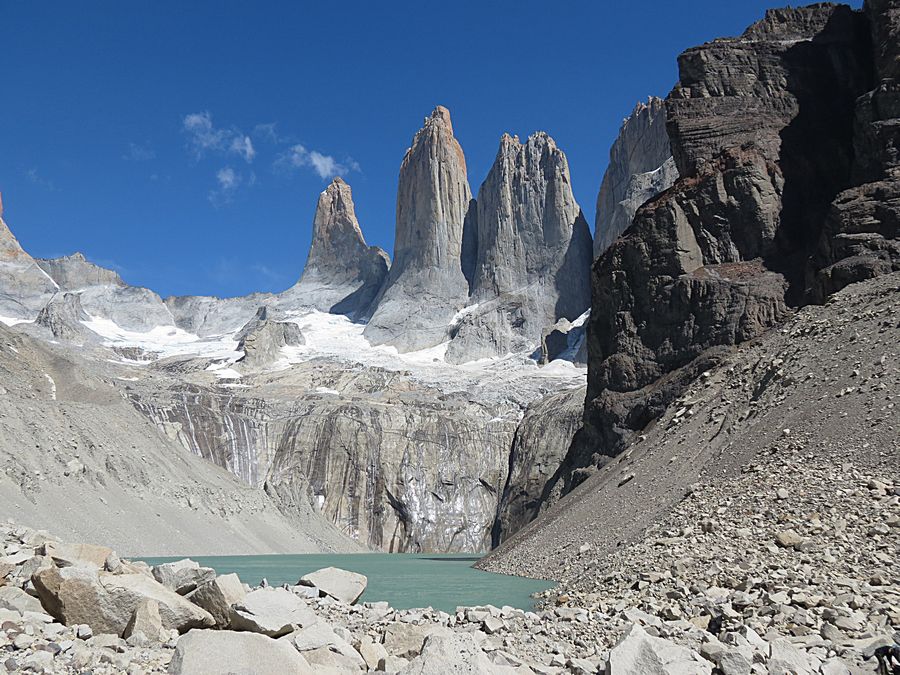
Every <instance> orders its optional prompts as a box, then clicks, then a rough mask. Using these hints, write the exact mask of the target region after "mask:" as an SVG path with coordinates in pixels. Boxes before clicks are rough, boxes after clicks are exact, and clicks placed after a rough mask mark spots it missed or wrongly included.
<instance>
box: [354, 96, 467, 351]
mask: <svg viewBox="0 0 900 675" xmlns="http://www.w3.org/2000/svg"><path fill="white" fill-rule="evenodd" d="M471 200H472V192H471V189H470V188H469V181H468V178H467V176H466V160H465V156H464V155H463V151H462V148H461V147H460V145H459V143H458V142H457V140H456V138H455V137H454V136H453V125H452V123H451V121H450V112H449V111H448V110H447V109H446V108H444V107H443V106H437V107H436V108H435V109H434V111H433V112H432V113H431V115H429V116H428V117H427V118H425V122H424V126H423V127H422V129H420V130H419V131H418V133H416V135H415V138H413V142H412V145H411V147H410V148H409V150H407V152H406V155H405V157H404V158H403V163H402V164H401V166H400V179H399V184H398V188H397V227H396V234H395V236H394V261H393V264H392V265H391V269H390V272H389V273H388V277H387V280H386V281H385V284H384V286H383V287H382V291H381V293H380V294H379V296H378V297H377V298H376V300H375V303H374V311H373V313H372V316H371V318H370V319H369V322H368V324H367V325H366V328H365V330H364V331H363V335H364V336H365V337H366V339H367V340H368V341H369V342H370V343H372V344H375V345H380V344H388V345H392V346H394V347H396V348H397V350H398V351H400V352H410V351H416V350H419V349H425V348H427V347H433V346H435V345H437V344H440V343H441V342H444V341H445V340H446V339H447V337H448V333H449V327H450V324H451V321H452V320H453V318H454V316H455V315H456V313H457V312H458V311H459V310H460V309H462V308H463V307H464V306H466V303H467V301H468V295H469V280H468V279H467V277H466V274H465V273H464V269H465V268H466V267H470V268H471V267H472V266H473V265H474V244H473V242H471V240H472V239H473V237H472V234H474V232H472V233H467V232H465V231H464V230H466V229H470V228H471V225H469V227H468V228H467V227H466V225H467V216H468V213H469V207H470V202H471ZM464 240H467V241H469V242H470V243H469V244H468V245H469V246H471V247H472V250H470V251H468V250H467V251H465V252H464V250H463V249H464ZM464 258H467V259H465V260H464Z"/></svg>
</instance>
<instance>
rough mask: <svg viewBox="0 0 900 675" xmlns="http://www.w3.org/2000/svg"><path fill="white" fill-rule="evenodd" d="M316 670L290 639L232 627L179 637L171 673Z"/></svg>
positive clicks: (256, 674) (259, 674)
mask: <svg viewBox="0 0 900 675" xmlns="http://www.w3.org/2000/svg"><path fill="white" fill-rule="evenodd" d="M313 672H314V671H313V669H312V668H311V667H310V665H309V664H308V663H307V662H306V660H305V659H304V658H303V657H302V656H300V654H299V652H297V650H296V649H294V647H293V646H292V645H291V643H290V642H286V641H283V640H273V639H272V638H269V637H266V636H265V635H256V634H254V633H236V632H234V631H230V630H221V631H218V630H192V631H191V632H189V633H187V634H186V635H182V636H181V637H180V638H179V639H178V644H177V645H176V647H175V654H174V655H173V657H172V661H171V663H170V664H169V673H171V675H238V674H239V675H265V674H268V673H284V674H285V675H287V674H288V673H290V674H291V675H306V674H307V673H309V674H310V675H311V674H312V673H313Z"/></svg>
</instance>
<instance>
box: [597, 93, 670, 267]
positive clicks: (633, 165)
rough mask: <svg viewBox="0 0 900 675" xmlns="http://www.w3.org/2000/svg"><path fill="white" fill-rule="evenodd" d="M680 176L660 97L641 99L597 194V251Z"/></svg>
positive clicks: (612, 152)
mask: <svg viewBox="0 0 900 675" xmlns="http://www.w3.org/2000/svg"><path fill="white" fill-rule="evenodd" d="M677 179H678V169H677V168H676V167H675V160H674V159H673V157H672V148H671V146H670V145H669V134H668V133H667V132H666V109H665V103H664V102H663V100H662V99H661V98H657V97H656V96H651V97H650V98H649V99H648V100H647V102H646V103H638V104H637V106H635V108H634V110H633V111H632V112H631V114H630V115H629V116H628V117H627V118H625V121H624V122H622V128H621V129H619V135H618V136H617V137H616V141H615V143H613V146H612V148H610V151H609V166H608V167H607V169H606V172H605V173H604V174H603V182H602V183H601V184H600V193H599V194H598V195H597V215H596V218H595V220H594V256H598V255H600V254H601V253H603V252H604V251H605V250H606V249H608V248H609V246H610V244H612V243H613V242H614V241H615V240H616V239H617V238H618V237H619V235H620V234H622V233H623V232H624V231H625V230H627V229H628V227H629V226H630V225H631V221H632V219H633V218H634V214H635V213H636V212H637V210H638V208H639V207H640V206H641V205H643V204H644V203H646V202H647V201H648V200H649V199H651V198H653V197H655V196H656V195H658V194H659V193H660V192H662V191H663V190H666V189H668V188H669V187H671V186H672V184H673V183H674V182H675V181H676V180H677Z"/></svg>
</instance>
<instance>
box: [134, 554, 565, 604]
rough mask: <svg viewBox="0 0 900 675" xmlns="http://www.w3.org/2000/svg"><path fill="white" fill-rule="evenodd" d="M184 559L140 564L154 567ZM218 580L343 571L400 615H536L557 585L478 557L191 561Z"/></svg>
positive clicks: (277, 579)
mask: <svg viewBox="0 0 900 675" xmlns="http://www.w3.org/2000/svg"><path fill="white" fill-rule="evenodd" d="M183 557H184V556H180V557H166V558H140V559H141V560H144V561H145V562H147V563H148V564H150V565H157V564H159V563H164V562H172V561H175V560H181V558H183ZM190 557H191V559H192V560H196V561H197V562H198V563H200V564H201V565H203V566H204V567H212V568H213V569H214V570H216V573H217V574H229V573H231V572H235V573H236V574H237V575H238V577H240V579H241V581H243V582H244V583H247V584H250V585H251V586H256V585H258V584H259V582H260V581H261V580H262V579H263V578H265V579H266V580H267V581H268V582H269V585H270V586H281V585H282V584H285V583H287V584H296V583H297V580H298V579H299V578H300V577H302V576H303V575H304V574H308V573H309V572H314V571H316V570H318V569H321V568H323V567H339V568H341V569H345V570H351V571H353V572H358V573H359V574H365V575H366V576H367V577H368V579H369V584H368V586H367V587H366V592H365V593H364V594H363V596H362V598H361V599H360V602H367V601H370V602H377V601H380V600H386V601H387V602H389V603H390V605H391V607H394V608H395V609H410V608H413V607H428V606H431V607H434V608H435V609H442V610H444V611H445V612H450V613H452V612H454V611H456V607H457V606H458V605H466V606H471V605H495V606H497V607H502V606H503V605H510V606H511V607H517V608H519V609H524V610H528V609H532V608H533V607H534V598H532V597H531V594H532V593H537V592H540V591H543V590H546V589H548V588H551V587H552V586H553V584H552V583H551V582H547V581H536V580H534V579H525V578H523V577H512V576H506V575H504V574H493V573H491V572H484V571H482V570H477V569H474V568H473V567H472V565H474V564H475V562H476V561H477V560H478V557H476V556H472V555H465V554H463V555H452V554H451V555H440V554H411V553H345V554H330V553H311V554H299V555H239V556H190Z"/></svg>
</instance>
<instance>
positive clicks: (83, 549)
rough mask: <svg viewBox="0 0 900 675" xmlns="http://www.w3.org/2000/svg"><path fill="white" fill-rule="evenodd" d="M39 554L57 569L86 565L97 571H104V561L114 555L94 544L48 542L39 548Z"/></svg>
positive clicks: (104, 547)
mask: <svg viewBox="0 0 900 675" xmlns="http://www.w3.org/2000/svg"><path fill="white" fill-rule="evenodd" d="M41 554H42V555H45V556H47V557H49V558H51V559H52V560H53V563H54V564H55V565H56V566H57V567H73V566H81V565H86V566H89V567H93V568H95V569H98V570H102V569H105V567H106V561H107V560H108V559H109V557H110V556H111V555H114V554H115V551H113V550H112V549H111V548H108V547H106V546H97V545H94V544H61V543H59V542H55V541H48V542H47V543H46V544H44V545H43V546H42V547H41Z"/></svg>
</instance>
